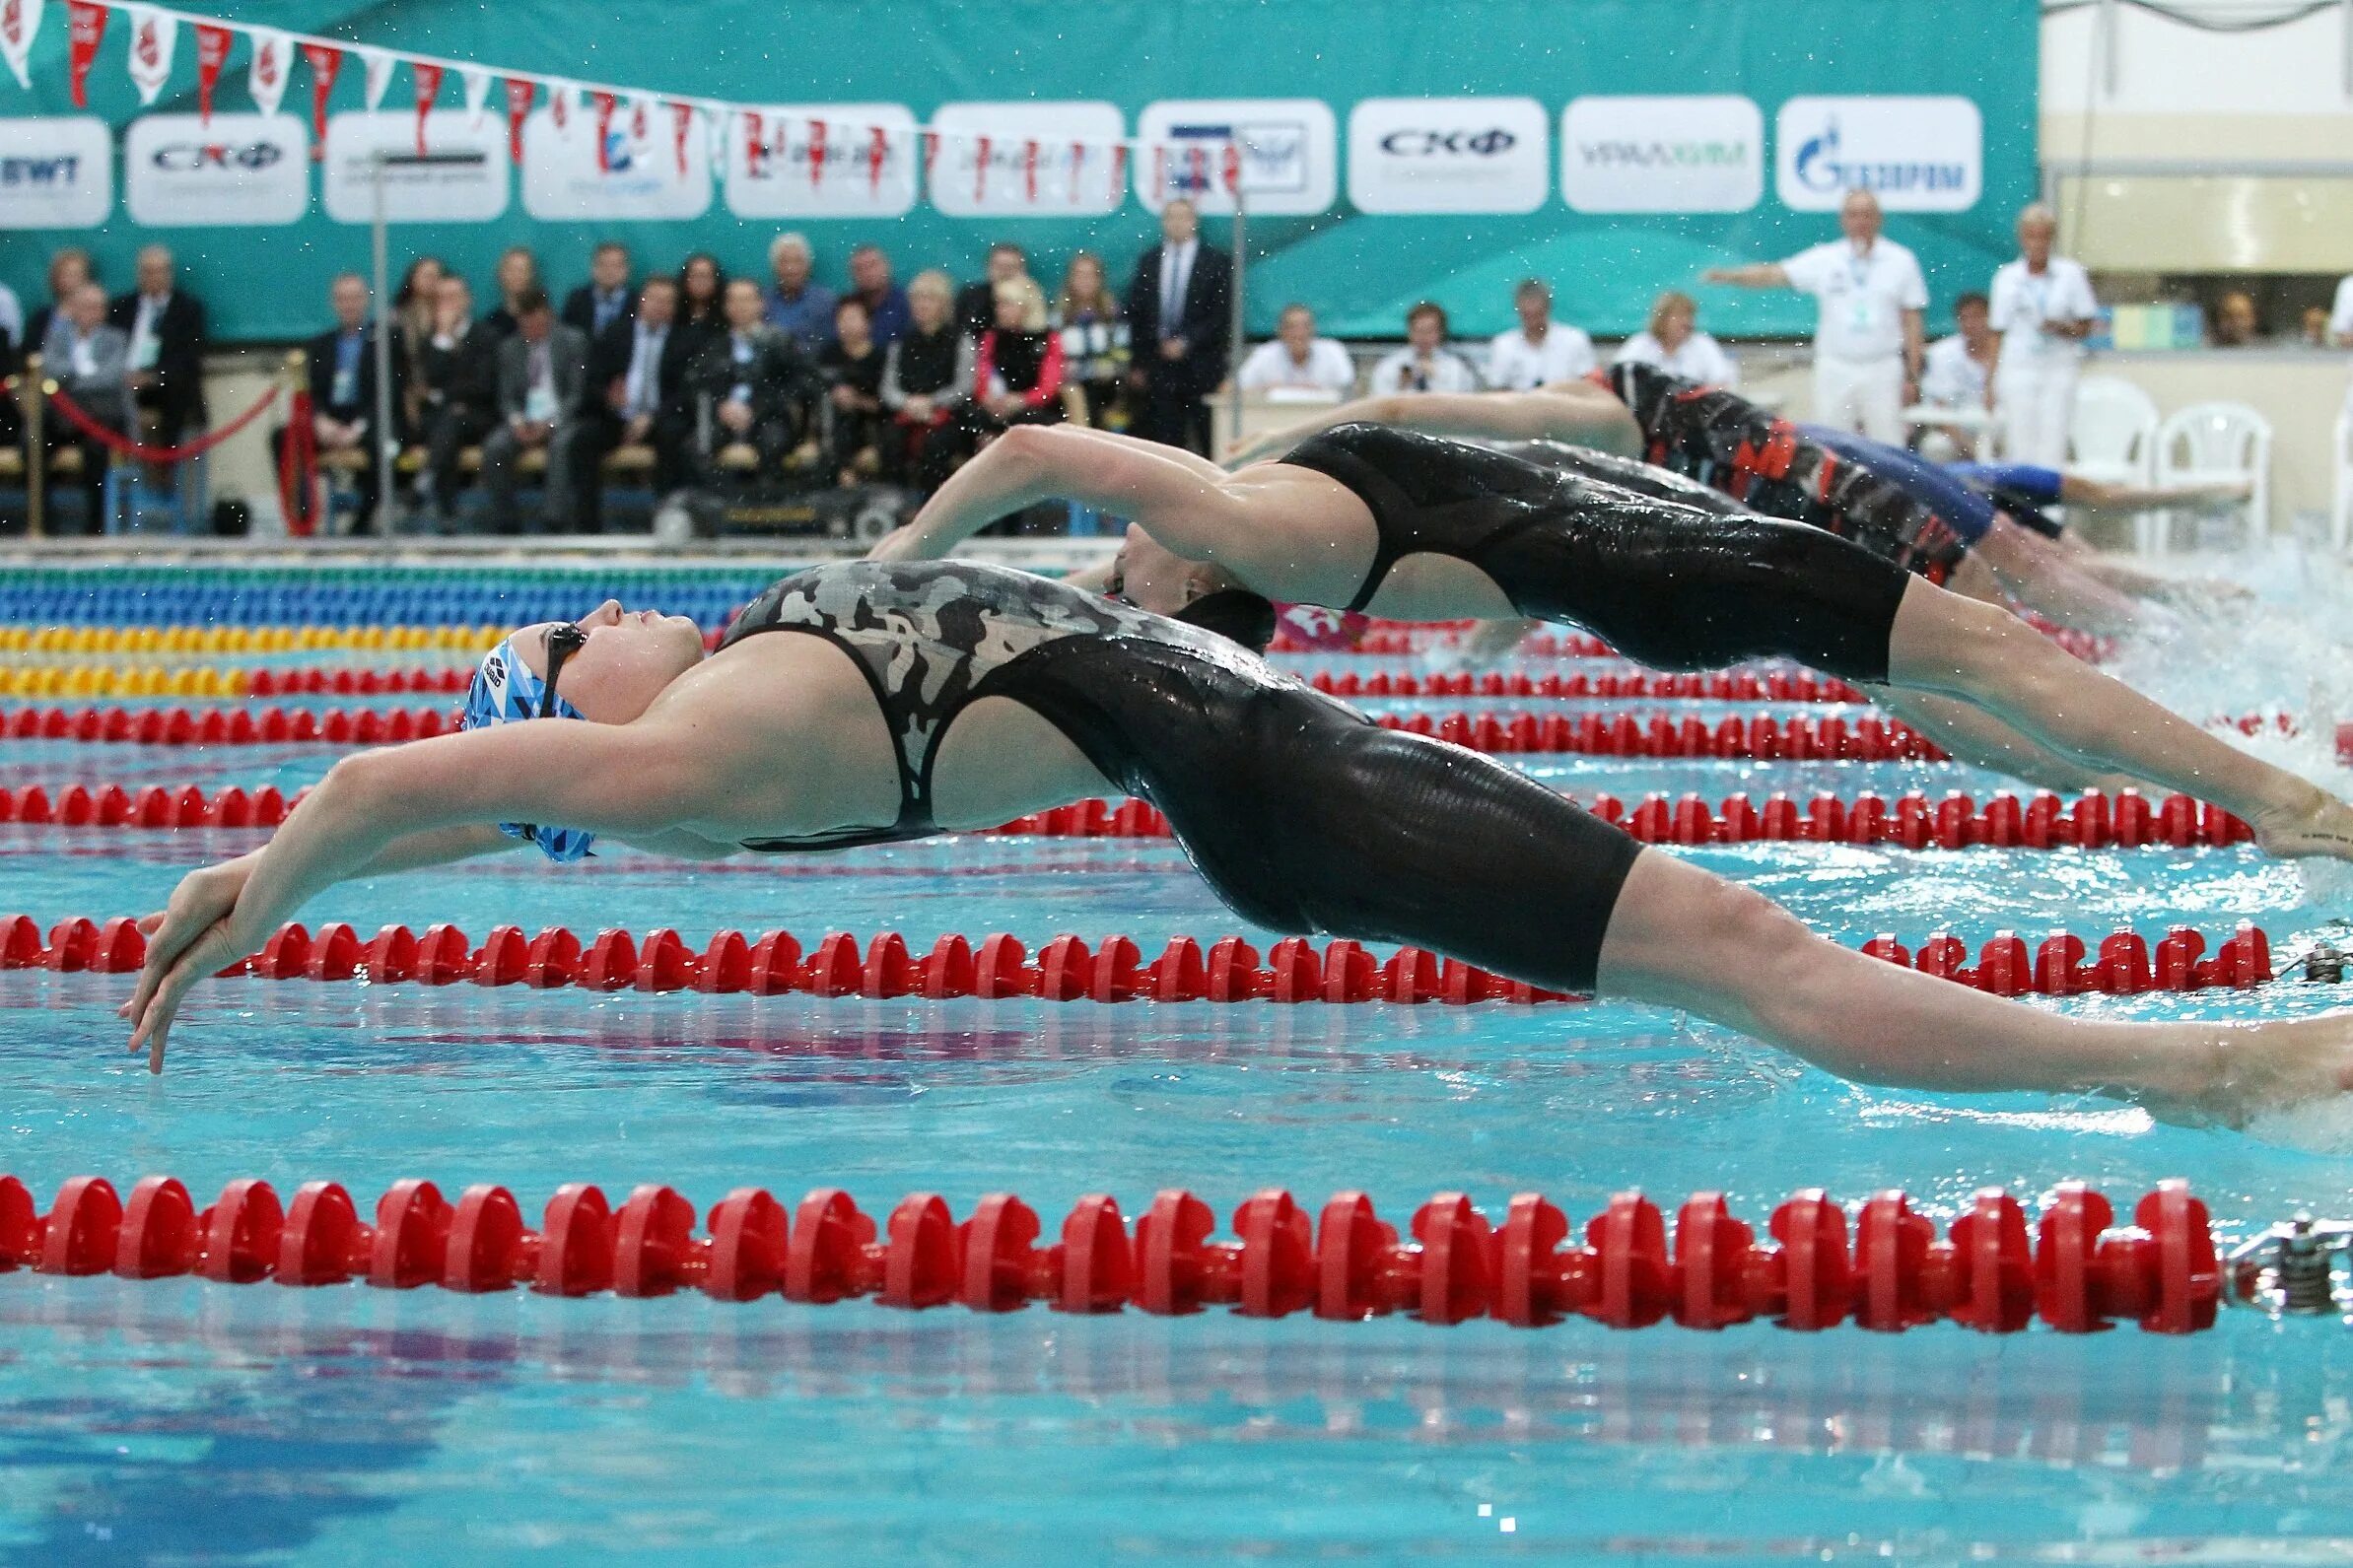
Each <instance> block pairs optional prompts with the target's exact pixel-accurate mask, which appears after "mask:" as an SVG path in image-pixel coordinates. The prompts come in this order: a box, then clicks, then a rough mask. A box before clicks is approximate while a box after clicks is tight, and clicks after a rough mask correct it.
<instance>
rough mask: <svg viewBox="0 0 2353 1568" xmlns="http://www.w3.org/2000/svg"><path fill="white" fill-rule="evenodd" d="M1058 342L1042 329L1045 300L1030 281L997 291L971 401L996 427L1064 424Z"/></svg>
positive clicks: (979, 354)
mask: <svg viewBox="0 0 2353 1568" xmlns="http://www.w3.org/2000/svg"><path fill="white" fill-rule="evenodd" d="M1062 382H1063V353H1062V339H1061V338H1060V337H1058V336H1057V335H1055V334H1054V333H1053V332H1051V331H1048V330H1047V327H1046V295H1045V291H1044V290H1042V289H1040V288H1039V287H1038V286H1037V283H1036V282H1035V281H1034V280H1033V279H1030V278H1025V277H1024V278H1013V279H1009V280H1007V281H1006V282H1003V283H1001V284H999V285H998V286H997V320H996V323H995V325H993V326H991V327H990V329H989V330H988V331H986V332H983V333H982V334H981V341H980V348H979V351H978V352H977V353H976V354H975V355H974V358H973V385H974V387H975V391H974V393H973V401H974V402H975V403H976V404H978V405H979V406H980V407H981V408H982V409H983V410H985V411H986V412H987V413H988V414H989V416H990V417H991V418H992V419H994V420H995V421H996V422H997V424H998V426H1000V427H1003V426H1006V425H1052V424H1055V423H1057V422H1059V421H1060V420H1061V419H1062Z"/></svg>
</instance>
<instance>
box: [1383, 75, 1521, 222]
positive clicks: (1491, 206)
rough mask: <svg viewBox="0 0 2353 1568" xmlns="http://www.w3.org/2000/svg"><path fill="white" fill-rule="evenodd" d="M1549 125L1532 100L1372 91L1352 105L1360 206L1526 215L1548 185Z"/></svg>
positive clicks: (1388, 210)
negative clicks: (1376, 93) (1395, 94)
mask: <svg viewBox="0 0 2353 1568" xmlns="http://www.w3.org/2000/svg"><path fill="white" fill-rule="evenodd" d="M1550 132H1551V126H1550V124H1549V116H1547V115H1546V113H1545V109H1544V105H1543V104H1541V103H1539V102H1536V100H1534V99H1532V98H1368V99H1366V100H1364V101H1363V102H1360V103H1358V104H1357V105H1356V106H1355V107H1354V108H1352V109H1350V111H1349V200H1350V202H1352V203H1354V204H1355V206H1356V208H1357V210H1358V211H1360V212H1371V213H1419V212H1481V213H1527V212H1534V211H1536V209H1537V208H1539V207H1541V206H1543V205H1544V201H1545V196H1546V195H1547V193H1548V192H1549V191H1550V190H1551V187H1552V170H1553V158H1552V146H1551V134H1550Z"/></svg>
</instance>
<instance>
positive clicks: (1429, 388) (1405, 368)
mask: <svg viewBox="0 0 2353 1568" xmlns="http://www.w3.org/2000/svg"><path fill="white" fill-rule="evenodd" d="M1365 390H1366V392H1368V393H1369V394H1371V395H1372V396H1375V397H1378V396H1380V395H1382V394H1383V393H1386V392H1476V391H1478V390H1479V376H1478V375H1477V373H1475V372H1474V371H1473V370H1472V369H1471V366H1470V362H1469V361H1467V360H1465V359H1464V358H1463V357H1462V356H1461V355H1459V354H1456V353H1454V352H1453V351H1451V350H1450V349H1448V348H1447V347H1446V311H1445V310H1444V308H1442V307H1439V306H1436V305H1432V304H1431V303H1430V302H1429V301H1427V300H1424V301H1422V302H1421V303H1420V304H1419V305H1418V306H1416V307H1414V308H1412V309H1411V310H1408V311H1407V312H1406V346H1405V347H1404V348H1402V349H1398V350H1396V351H1394V352H1393V353H1389V354H1385V355H1383V356H1382V357H1381V358H1380V359H1379V360H1378V361H1377V362H1375V363H1374V365H1373V368H1372V375H1371V377H1370V379H1369V380H1368V381H1367V382H1366V385H1365Z"/></svg>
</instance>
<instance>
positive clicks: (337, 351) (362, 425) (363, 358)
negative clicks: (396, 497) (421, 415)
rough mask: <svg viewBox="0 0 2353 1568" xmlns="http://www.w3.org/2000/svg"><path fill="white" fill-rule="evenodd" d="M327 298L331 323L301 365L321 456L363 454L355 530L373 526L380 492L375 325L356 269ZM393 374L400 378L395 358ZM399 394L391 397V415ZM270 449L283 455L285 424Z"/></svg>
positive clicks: (313, 434) (340, 279)
mask: <svg viewBox="0 0 2353 1568" xmlns="http://www.w3.org/2000/svg"><path fill="white" fill-rule="evenodd" d="M327 303H328V304H329V306H331V307H333V309H334V312H335V324H334V325H333V326H331V327H328V328H327V329H326V330H325V331H324V332H321V333H319V334H318V336H316V337H314V338H312V339H311V341H310V342H308V343H306V344H304V345H303V358H304V369H305V372H306V373H307V375H308V376H309V380H310V388H311V439H312V440H313V441H314V442H316V443H317V446H318V454H319V455H320V456H321V457H324V456H327V455H328V454H330V453H333V452H355V453H357V454H359V455H360V457H362V458H363V459H364V461H363V462H362V463H361V464H360V466H359V467H357V468H356V469H354V470H353V471H352V479H353V482H354V483H355V484H356V485H357V486H358V487H359V492H360V514H359V516H358V517H356V518H354V519H353V522H352V527H353V530H354V531H355V532H360V533H368V532H372V531H374V529H375V525H376V509H377V507H378V505H379V504H381V501H382V500H383V497H382V495H381V492H380V489H379V487H378V484H377V456H378V453H377V443H376V441H375V438H374V435H373V432H374V431H375V429H376V328H375V327H374V326H373V325H371V324H370V322H369V320H368V304H369V301H368V284H367V280H365V279H364V278H362V277H361V276H360V275H359V274H358V273H356V272H346V273H343V274H341V275H340V276H338V277H337V278H336V279H335V281H334V282H333V283H332V284H330V285H329V286H328V288H327ZM392 375H393V377H394V379H395V380H397V378H398V377H399V375H400V368H399V363H398V361H394V363H393V368H392ZM399 402H400V400H399V398H398V397H395V398H394V399H393V407H394V410H395V417H396V416H397V410H398V408H399ZM270 444H271V449H272V450H273V451H274V452H275V453H277V455H278V459H279V461H281V462H283V461H284V460H285V451H286V427H284V426H281V427H279V429H278V430H276V431H275V432H273V433H272V434H271V438H270Z"/></svg>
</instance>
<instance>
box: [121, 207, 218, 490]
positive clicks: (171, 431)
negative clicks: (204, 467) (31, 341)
mask: <svg viewBox="0 0 2353 1568" xmlns="http://www.w3.org/2000/svg"><path fill="white" fill-rule="evenodd" d="M137 277H138V285H139V286H138V287H137V288H136V289H134V290H133V291H131V292H130V293H129V294H125V295H119V296H117V297H116V298H115V300H114V303H113V304H112V305H110V306H108V307H107V308H106V319H107V321H108V322H109V323H111V324H112V325H114V326H118V327H120V328H121V329H122V330H123V332H124V333H125V335H127V336H128V337H129V339H130V345H131V349H130V353H131V395H132V398H133V399H134V401H135V402H136V403H137V405H138V406H139V407H140V408H142V409H144V410H147V411H148V412H150V413H152V414H154V415H155V420H156V427H155V438H156V439H155V444H157V445H162V446H176V445H178V444H179V441H180V438H181V437H182V436H185V435H190V434H193V433H195V432H197V431H200V430H202V429H203V428H204V424H205V414H204V307H203V305H202V304H200V303H199V302H198V301H197V300H196V299H195V298H194V297H193V296H192V295H190V294H188V293H187V292H186V291H185V290H182V289H178V288H175V287H174V286H173V284H174V280H173V266H172V252H171V251H170V250H169V249H168V248H166V247H165V246H163V245H143V246H141V247H140V249H139V261H138V272H137Z"/></svg>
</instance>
